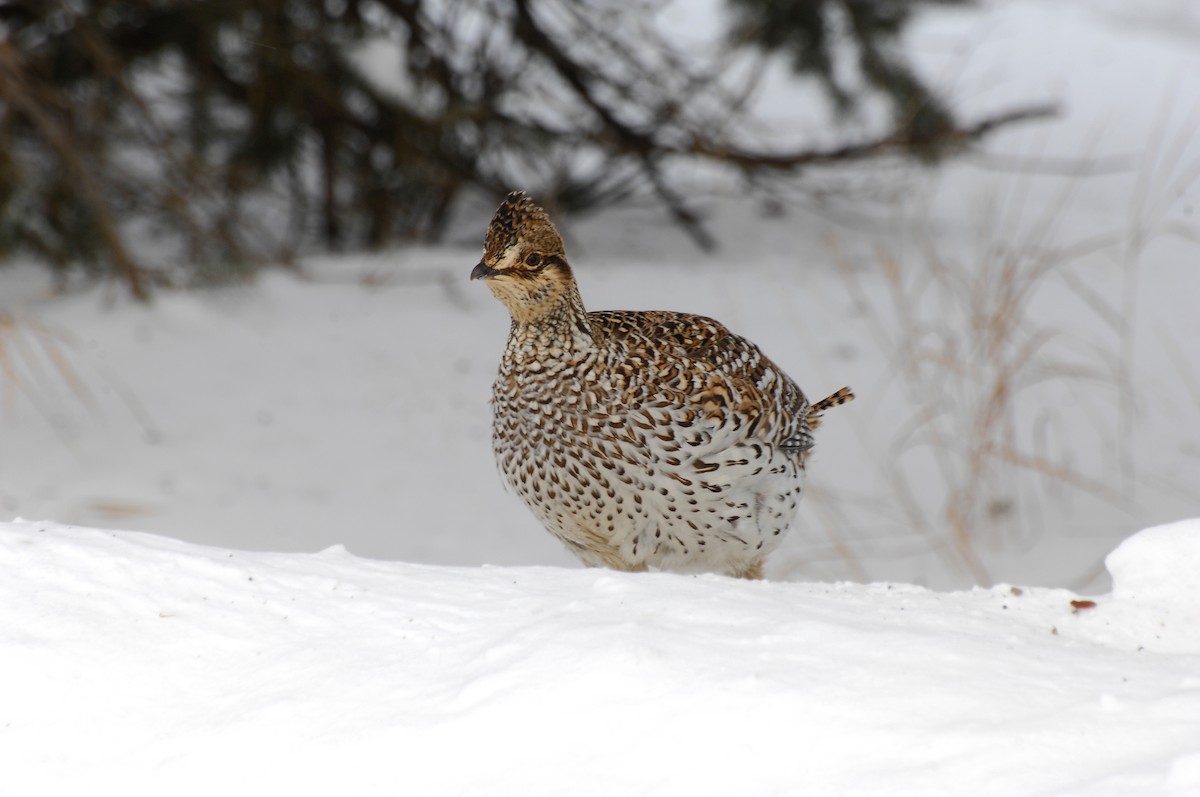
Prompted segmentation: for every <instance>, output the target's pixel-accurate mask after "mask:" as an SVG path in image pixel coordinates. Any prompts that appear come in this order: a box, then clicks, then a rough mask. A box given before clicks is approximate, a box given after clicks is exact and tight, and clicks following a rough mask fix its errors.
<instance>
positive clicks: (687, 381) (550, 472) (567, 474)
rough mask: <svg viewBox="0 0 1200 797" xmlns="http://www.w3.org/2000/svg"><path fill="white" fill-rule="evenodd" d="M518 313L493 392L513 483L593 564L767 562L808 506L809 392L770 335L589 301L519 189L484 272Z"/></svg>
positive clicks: (493, 232)
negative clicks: (770, 354)
mask: <svg viewBox="0 0 1200 797" xmlns="http://www.w3.org/2000/svg"><path fill="white" fill-rule="evenodd" d="M471 279H472V280H475V279H482V280H484V281H485V282H486V284H487V286H488V288H490V289H491V291H492V293H493V294H494V295H495V296H496V298H498V299H499V300H500V301H501V302H503V303H504V305H505V307H507V308H508V311H509V314H510V315H511V316H512V325H511V327H510V328H509V334H508V343H507V345H506V346H505V348H504V354H503V356H502V358H501V360H500V372H499V375H498V376H497V378H496V382H495V385H494V387H493V392H492V412H493V423H492V444H493V451H494V453H495V456H496V461H497V464H498V465H499V467H500V470H501V472H502V473H503V475H504V478H505V480H506V481H507V482H508V485H509V486H510V487H511V488H512V489H513V490H514V491H515V492H516V493H517V495H519V496H520V497H521V499H522V500H523V501H524V502H525V504H526V505H527V506H528V507H529V509H530V510H531V511H532V512H533V514H534V516H535V517H536V518H537V519H538V520H539V521H540V522H541V523H542V525H544V526H545V527H546V529H547V530H549V531H550V533H551V534H553V535H554V536H555V537H557V538H558V539H559V540H561V541H562V542H563V543H564V544H565V545H566V546H567V548H568V549H569V550H570V551H571V552H572V553H574V554H575V555H576V556H577V557H578V558H579V559H580V560H581V561H582V562H583V563H584V564H586V565H588V566H605V567H610V568H614V569H617V570H646V569H648V568H650V567H654V568H657V569H660V570H667V571H675V572H705V571H708V572H719V573H725V574H728V575H732V576H738V577H742V578H761V577H762V570H763V563H764V561H765V559H766V557H767V556H768V555H769V554H770V553H771V552H772V551H773V550H774V549H775V548H776V547H777V546H778V545H779V543H780V541H781V540H782V538H783V536H784V533H785V532H786V531H787V529H788V526H789V525H791V523H792V521H793V520H794V518H795V515H796V505H797V500H798V499H799V498H800V494H801V490H802V487H803V483H804V471H805V461H806V459H807V457H808V454H809V452H810V450H811V449H812V447H813V438H812V430H813V429H815V428H816V427H817V425H818V423H819V421H820V418H821V413H822V412H823V411H825V410H827V409H829V408H830V407H833V406H836V405H839V404H843V403H845V402H847V401H850V400H851V399H852V398H854V394H853V393H852V392H851V391H850V389H849V388H842V389H841V390H838V391H837V392H835V393H834V394H833V395H831V396H829V397H828V398H825V399H822V400H821V401H818V402H816V403H815V404H810V403H809V402H808V401H807V400H806V399H805V397H804V393H802V392H801V390H800V388H799V387H797V386H796V384H795V383H794V382H793V381H792V380H791V379H790V378H788V376H787V375H786V374H784V373H783V372H782V371H781V370H780V369H779V368H778V367H777V366H776V365H775V364H774V363H773V362H771V360H769V359H768V358H767V357H766V355H764V354H763V353H762V352H761V351H759V349H758V347H757V346H755V345H754V344H753V343H751V342H750V341H748V340H746V339H745V338H742V337H739V336H738V335H735V334H733V333H732V332H730V331H729V330H728V329H726V328H725V327H724V326H722V325H721V324H720V323H718V322H716V321H714V320H713V319H711V318H705V317H704V316H699V315H691V314H687V313H675V312H662V311H654V312H588V311H587V310H585V309H584V306H583V301H582V299H581V298H580V295H579V288H578V286H577V285H576V282H575V277H574V275H573V273H572V270H571V266H570V265H569V264H568V263H567V258H566V252H565V251H564V248H563V242H562V238H561V237H560V236H559V234H558V231H557V230H556V229H555V227H554V224H553V223H552V222H551V221H550V217H549V215H548V214H547V213H546V212H545V211H544V210H543V209H542V208H540V207H538V206H537V205H536V204H534V202H533V200H532V199H530V198H529V197H528V196H527V195H526V194H525V193H523V192H520V191H516V192H513V193H511V194H509V195H508V196H507V197H505V199H504V201H503V202H502V203H501V204H500V207H499V208H498V209H497V211H496V214H495V216H494V217H493V218H492V221H491V224H490V225H489V227H488V230H487V236H486V239H485V243H484V252H483V259H482V261H481V262H480V263H479V264H478V265H477V266H475V268H474V270H473V271H472V272H471Z"/></svg>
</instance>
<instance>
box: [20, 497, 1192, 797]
mask: <svg viewBox="0 0 1200 797" xmlns="http://www.w3.org/2000/svg"><path fill="white" fill-rule="evenodd" d="M1198 557H1200V520H1190V521H1186V522H1181V523H1178V524H1175V525H1173V526H1169V527H1164V528H1158V529H1151V530H1149V531H1146V532H1143V533H1142V534H1140V535H1137V536H1135V537H1133V538H1132V539H1131V540H1128V541H1126V542H1125V543H1124V544H1122V546H1121V547H1120V548H1119V549H1118V550H1117V551H1116V552H1114V553H1113V554H1112V556H1111V557H1110V558H1109V563H1110V566H1111V567H1112V570H1113V577H1114V580H1115V582H1116V586H1115V589H1114V592H1113V593H1112V594H1111V595H1103V596H1098V597H1095V598H1093V599H1092V602H1093V603H1094V605H1089V604H1087V603H1083V604H1078V605H1074V606H1073V605H1072V601H1073V600H1075V601H1078V600H1079V599H1078V598H1077V596H1076V595H1074V594H1072V593H1070V592H1067V591H1065V590H1061V589H1042V588H1029V589H1020V588H1014V587H1010V586H1007V585H1003V586H997V587H994V588H991V589H974V590H972V591H968V592H951V593H938V592H931V591H928V590H925V589H922V588H918V587H913V586H906V585H900V584H872V585H860V584H850V583H831V584H798V583H769V582H742V581H736V580H732V579H727V578H724V577H719V576H701V577H687V576H676V575H670V574H622V573H614V572H608V571H600V570H570V569H563V568H482V569H479V568H451V567H435V566H423V565H413V564H403V563H387V562H380V561H374V560H369V559H362V558H357V557H354V556H352V555H350V554H348V553H347V552H346V551H345V550H344V549H341V548H332V549H329V550H327V551H323V552H321V553H318V554H278V553H246V552H242V551H229V550H224V549H219V548H209V547H201V546H197V545H193V544H189V543H184V542H180V541H176V540H171V539H167V538H164V537H156V536H151V535H147V534H142V533H134V532H114V531H104V530H98V529H88V528H79V527H70V526H61V525H55V524H51V523H32V522H15V523H11V524H2V525H0V572H3V573H4V574H5V577H4V578H3V579H0V607H3V609H2V610H0V651H3V657H2V658H0V759H2V760H3V764H2V769H3V775H2V777H0V794H3V795H13V796H14V797H15V796H16V795H34V794H37V795H51V794H121V795H128V796H130V797H132V796H133V795H160V794H173V795H192V794H195V795H213V794H296V795H316V794H354V795H376V794H378V795H385V794H386V795H396V794H420V795H443V794H456V795H473V794H480V795H484V794H486V795H522V796H523V797H524V796H526V795H543V794H544V795H563V794H572V795H592V794H594V795H618V794H656V795H674V794H678V795H688V796H689V797H699V796H700V795H710V794H713V795H716V794H724V795H746V794H755V795H765V794H796V795H808V794H811V795H822V796H824V795H839V794H846V795H889V797H904V796H905V795H915V796H919V797H936V796H937V795H955V796H956V797H957V796H958V795H965V794H969V795H979V796H981V797H982V796H983V795H1004V796H1005V797H1020V796H1021V795H1086V796H1087V797H1103V796H1104V795H1113V797H1129V795H1139V797H1154V796H1155V795H1173V796H1177V797H1184V796H1185V795H1187V796H1188V797H1192V796H1193V795H1196V794H1200V622H1197V618H1200V598H1198V597H1197V592H1196V590H1195V585H1194V580H1195V574H1196V570H1195V563H1196V561H1197V558H1198ZM1127 581H1128V583H1126V582H1127ZM1146 583H1153V585H1154V589H1153V590H1152V591H1145V590H1143V589H1142V587H1143V586H1144V585H1145V584H1146Z"/></svg>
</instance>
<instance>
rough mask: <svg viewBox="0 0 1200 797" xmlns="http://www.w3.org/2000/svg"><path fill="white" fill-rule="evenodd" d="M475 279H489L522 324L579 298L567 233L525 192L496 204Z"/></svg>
mask: <svg viewBox="0 0 1200 797" xmlns="http://www.w3.org/2000/svg"><path fill="white" fill-rule="evenodd" d="M471 279H473V280H476V279H482V280H485V281H486V282H487V286H488V288H490V289H491V291H492V293H493V294H495V295H496V298H497V299H499V300H500V301H502V302H504V305H505V307H507V308H508V311H509V313H511V314H512V317H513V319H514V320H516V321H518V322H521V323H530V322H534V321H537V320H539V319H540V318H544V317H546V316H549V315H552V314H554V313H556V312H558V311H560V310H561V308H562V304H563V302H578V295H579V294H578V290H577V289H576V287H575V278H574V276H573V275H572V274H571V267H570V266H569V265H568V264H567V257H566V252H565V251H564V250H563V242H562V238H561V237H560V236H559V234H558V230H556V229H554V224H553V223H551V221H550V216H549V215H548V214H547V213H546V211H544V210H542V209H541V208H540V207H538V206H537V205H536V204H534V202H533V200H532V199H530V198H529V196H528V195H526V194H525V192H523V191H513V192H512V193H511V194H509V195H508V196H506V197H505V198H504V201H503V202H501V203H500V207H499V208H497V209H496V215H494V216H493V217H492V222H491V224H489V225H488V230H487V237H486V238H485V239H484V245H483V259H482V260H481V261H480V262H479V265H477V266H475V268H474V270H472V271H471Z"/></svg>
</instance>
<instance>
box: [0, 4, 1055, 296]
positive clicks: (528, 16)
mask: <svg viewBox="0 0 1200 797" xmlns="http://www.w3.org/2000/svg"><path fill="white" fill-rule="evenodd" d="M950 1H953V0H950ZM933 2H938V0H909V2H900V0H893V1H891V2H873V1H868V0H836V1H835V0H727V1H726V11H727V12H728V21H729V33H728V36H727V39H726V46H724V47H719V48H716V50H717V51H715V52H711V53H704V54H700V55H697V54H695V53H690V52H685V51H684V49H683V48H679V47H677V46H675V45H674V43H673V41H672V40H671V39H670V38H669V37H668V35H667V32H665V31H664V30H662V29H661V28H659V27H656V25H655V19H656V15H657V12H658V11H659V10H660V8H661V6H662V3H661V2H656V1H655V0H593V1H592V2H579V3H576V2H555V1H554V0H255V2H249V0H0V29H2V31H3V35H2V38H0V256H2V255H5V254H9V253H12V252H14V251H27V252H32V253H34V254H35V255H36V256H38V257H39V258H41V259H43V260H44V261H46V262H48V263H50V264H52V265H53V266H55V267H56V268H58V269H60V270H61V272H62V273H66V272H67V271H69V270H76V269H83V270H86V271H91V272H95V273H100V274H115V275H117V276H119V277H120V278H121V279H122V280H123V281H124V282H125V284H126V285H127V286H128V288H129V290H130V291H131V292H132V293H133V294H134V295H135V296H138V297H140V298H144V297H146V296H147V295H148V294H149V292H150V290H151V288H152V285H153V284H154V283H155V282H156V281H162V280H167V279H171V278H172V275H171V274H170V273H169V272H168V270H167V269H165V268H163V267H161V266H154V265H152V264H151V263H150V262H149V260H150V258H149V256H148V255H146V254H144V253H142V252H141V251H140V249H141V248H143V247H142V244H143V243H144V242H145V241H149V240H156V239H161V238H166V239H168V240H171V241H174V242H176V243H179V244H182V249H181V251H180V254H181V257H180V259H182V260H185V261H186V262H188V263H189V264H191V265H190V266H189V269H190V273H189V274H188V275H187V277H188V279H192V280H206V279H208V280H213V279H224V278H229V277H230V276H232V275H235V274H236V273H237V269H238V268H239V265H238V264H247V263H250V262H253V261H255V260H261V259H264V258H269V259H287V258H288V257H289V255H290V253H292V252H294V251H296V249H297V248H299V247H302V246H306V245H312V244H314V243H315V244H320V245H323V246H326V247H331V248H335V247H339V246H371V247H374V246H381V245H384V244H386V243H388V242H391V241H395V240H399V239H429V240H432V239H436V238H437V237H438V236H439V235H440V234H441V232H442V231H443V229H444V227H445V224H446V222H447V220H448V218H449V214H450V212H451V210H452V209H453V208H454V206H455V203H456V201H457V200H458V199H459V198H460V197H461V196H462V195H463V193H464V192H466V191H472V190H474V191H482V192H485V193H488V194H497V195H498V194H501V193H503V192H505V191H507V190H509V189H510V188H511V187H513V186H522V187H526V188H529V189H531V190H534V191H535V192H537V193H538V195H539V197H541V198H543V199H544V201H546V202H547V203H548V204H551V205H553V206H554V207H555V208H556V209H557V210H559V211H563V212H569V211H573V210H581V209H586V208H591V207H596V206H601V205H604V204H606V203H613V202H617V201H621V200H623V199H626V198H628V197H630V196H652V197H655V198H656V199H657V200H658V201H659V202H661V203H663V205H665V206H666V207H667V208H668V209H669V210H670V212H671V214H672V217H673V218H674V219H675V220H676V221H677V222H678V223H679V224H681V225H683V226H684V228H686V229H687V230H688V231H689V233H690V234H691V235H692V236H693V237H694V238H695V239H696V241H697V242H698V243H699V244H701V245H704V246H707V245H711V243H712V241H711V239H710V238H709V237H708V234H707V233H706V232H705V230H704V227H703V224H702V222H701V220H700V219H699V218H698V217H697V216H696V214H695V213H694V212H693V211H692V209H691V208H689V206H688V204H687V203H686V201H685V200H684V192H683V191H682V190H681V187H680V186H679V185H677V179H676V177H675V175H676V174H677V172H678V170H677V169H674V166H675V165H676V164H677V163H679V162H689V161H705V162H711V163H716V164H719V165H721V166H722V167H727V168H730V169H733V170H737V171H739V172H744V173H747V174H750V175H752V176H757V175H763V174H767V175H790V174H793V173H795V172H796V171H797V170H799V169H801V168H802V167H804V166H806V165H810V164H813V163H820V162H828V161H838V160H851V159H855V158H866V157H877V156H878V155H880V154H881V153H894V152H897V151H900V152H910V153H915V154H918V155H920V156H922V157H926V158H929V157H936V156H938V155H940V154H942V153H944V152H947V151H951V150H953V149H954V148H955V147H958V146H960V145H961V144H962V143H963V142H964V141H965V140H969V139H971V138H974V137H977V136H978V135H982V134H984V133H986V132H987V131H988V130H990V129H992V128H993V127H995V126H996V125H998V124H1004V123H1007V122H1010V121H1014V120H1017V119H1020V118H1024V117H1026V116H1029V115H1032V114H1037V113H1042V112H1044V111H1042V110H1041V109H1033V110H1031V111H1029V110H1018V111H1016V112H1014V113H1012V114H1006V115H1004V116H1001V117H995V118H992V119H987V120H983V121H981V122H977V123H975V124H973V125H972V126H968V127H962V126H960V125H959V122H958V120H956V119H954V117H953V115H952V114H951V113H950V112H949V111H948V110H947V106H946V105H945V104H944V103H943V102H941V101H940V100H938V99H937V98H936V97H935V96H934V95H933V93H932V92H931V91H930V90H929V88H928V87H927V86H925V85H924V84H923V83H922V82H921V80H920V79H919V77H918V76H917V75H916V73H915V72H914V71H913V70H912V69H911V67H910V66H909V65H908V64H907V63H906V62H905V60H904V58H903V55H902V54H901V53H900V51H899V50H898V49H896V47H895V44H896V39H897V36H898V35H899V34H900V33H901V32H902V31H903V29H904V27H905V25H906V24H907V23H908V21H909V20H910V18H911V15H912V12H913V11H914V10H915V9H916V8H917V7H919V6H922V5H927V4H930V3H933ZM941 2H947V0H941ZM748 51H749V52H759V53H762V54H764V55H762V56H761V57H763V58H766V57H768V55H769V54H772V53H786V55H787V56H788V57H789V58H790V62H791V64H792V66H793V67H794V69H795V71H796V72H797V73H798V74H799V75H801V76H804V77H805V78H807V79H812V80H816V81H818V82H819V83H820V84H821V85H822V86H823V87H824V88H825V90H826V91H827V93H828V94H829V96H830V97H831V98H832V99H833V100H834V103H835V106H836V108H837V109H838V110H839V111H840V112H843V113H846V112H851V111H853V110H854V109H855V108H856V107H857V106H858V105H859V104H860V103H861V102H863V101H864V100H865V99H866V98H869V97H876V98H883V99H884V100H885V101H886V102H887V103H888V105H889V107H890V108H891V109H892V120H893V129H892V130H890V131H887V132H885V133H884V134H882V135H881V136H879V137H878V138H876V139H872V140H867V141H851V142H849V143H847V144H846V145H844V146H839V147H835V148H832V149H803V148H802V149H799V150H798V151H794V152H778V151H775V150H760V149H755V148H754V147H753V146H748V145H746V144H745V143H744V142H742V141H740V140H739V136H738V123H739V122H740V121H742V120H744V119H745V117H746V114H747V113H748V111H747V110H746V108H747V104H748V98H747V94H748V92H749V91H750V89H751V88H752V86H753V81H752V80H745V81H743V82H742V83H741V84H738V83H736V81H733V80H731V79H728V74H729V73H730V65H731V64H732V63H734V61H735V60H736V59H737V58H739V57H743V58H744V57H745V54H746V53H747V52H748ZM843 55H845V56H848V57H849V58H850V61H849V63H850V65H851V68H850V69H849V70H847V68H846V67H845V65H844V64H842V63H841V62H842V60H845V59H844V58H842V56H843ZM131 241H137V242H138V246H137V247H135V246H134V245H133V244H131V243H130V242H131Z"/></svg>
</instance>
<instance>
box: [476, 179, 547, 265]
mask: <svg viewBox="0 0 1200 797" xmlns="http://www.w3.org/2000/svg"><path fill="white" fill-rule="evenodd" d="M518 242H519V243H523V244H525V245H527V246H528V247H529V248H531V249H535V250H538V251H541V252H543V253H544V254H562V251H563V244H562V238H561V237H560V236H559V234H558V230H556V229H555V228H554V223H553V222H551V221H550V215H549V214H548V213H546V211H545V210H543V209H542V208H540V207H538V206H537V204H535V203H534V201H533V200H532V199H531V198H530V197H529V195H528V194H526V193H525V192H524V191H513V192H512V193H510V194H509V195H508V196H506V197H504V201H503V202H501V203H500V207H498V208H496V214H495V215H494V216H492V222H491V224H489V225H488V229H487V237H486V238H485V239H484V243H483V259H484V262H487V263H494V262H496V261H499V260H500V259H501V257H502V256H503V254H504V252H505V250H507V249H508V248H509V247H511V246H515V245H516V244H517V243H518Z"/></svg>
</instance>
